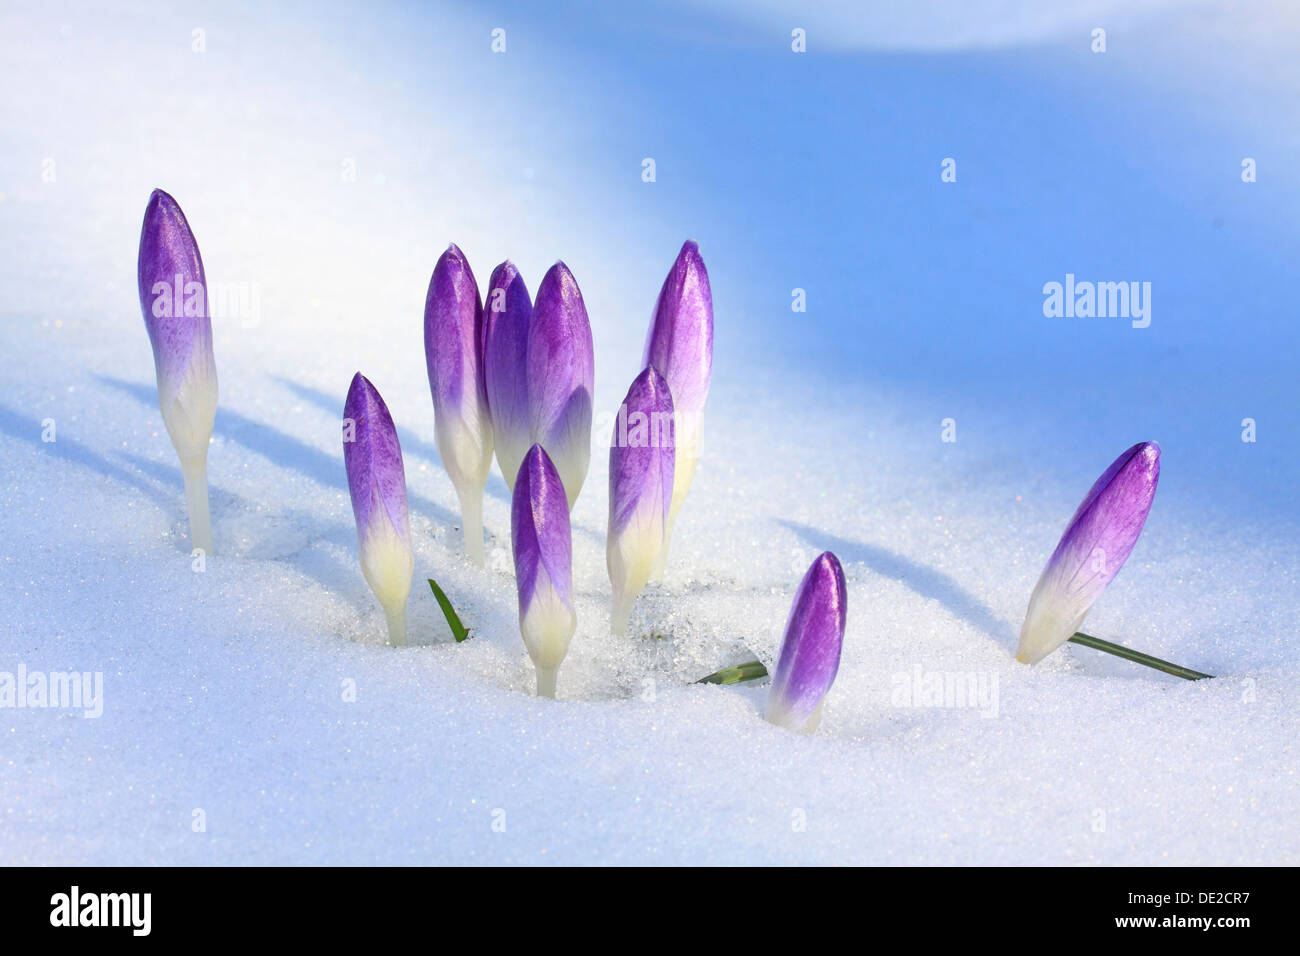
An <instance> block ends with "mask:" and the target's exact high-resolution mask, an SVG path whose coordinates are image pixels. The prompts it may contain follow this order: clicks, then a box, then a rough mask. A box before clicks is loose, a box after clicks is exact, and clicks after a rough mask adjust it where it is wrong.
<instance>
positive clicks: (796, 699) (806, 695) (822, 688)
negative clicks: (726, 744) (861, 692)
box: [765, 551, 848, 734]
mask: <svg viewBox="0 0 1300 956" xmlns="http://www.w3.org/2000/svg"><path fill="white" fill-rule="evenodd" d="M847 601H848V592H847V589H846V588H845V586H844V569H843V568H841V567H840V562H839V559H838V558H836V557H835V555H833V554H831V553H830V552H829V551H824V552H822V553H821V554H820V555H818V557H817V560H815V561H813V563H812V567H810V568H809V569H808V573H807V574H805V575H804V576H803V580H802V581H801V582H800V583H799V590H798V591H797V592H796V593H795V596H794V605H793V606H792V607H791V608H790V618H789V620H787V621H786V623H785V637H784V638H782V640H781V656H780V658H779V659H778V660H777V662H776V670H775V671H774V672H773V675H772V689H771V690H770V691H769V692H768V695H767V713H766V714H765V716H766V717H767V719H768V720H770V721H771V722H772V723H774V724H779V725H780V726H782V727H787V728H789V729H790V730H799V731H802V732H804V733H809V734H810V733H812V732H813V731H814V730H816V729H817V725H818V724H819V723H821V719H822V707H823V705H824V704H825V699H826V692H827V691H828V690H830V689H831V684H833V683H835V674H836V672H837V671H838V670H839V669H840V646H841V645H842V644H843V643H844V624H845V620H846V614H847Z"/></svg>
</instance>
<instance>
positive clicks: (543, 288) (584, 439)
mask: <svg viewBox="0 0 1300 956" xmlns="http://www.w3.org/2000/svg"><path fill="white" fill-rule="evenodd" d="M595 379H596V366H595V349H594V348H593V347H592V344H591V323H590V322H588V321H587V307H586V306H585V305H583V304H582V292H581V291H580V290H579V289H578V283H577V282H576V281H575V280H574V278H573V273H572V272H570V271H569V268H568V266H566V265H565V264H564V263H563V262H557V263H556V264H555V265H553V266H551V269H550V271H549V272H547V273H546V277H545V278H543V279H542V284H541V285H540V286H539V287H538V289H537V301H536V303H535V304H534V305H533V319H532V324H531V325H530V326H529V330H528V410H529V418H530V421H531V425H532V438H533V441H534V442H536V443H538V444H539V445H541V446H542V447H543V448H545V449H546V453H547V454H548V455H549V456H550V458H551V460H552V461H553V462H554V463H555V469H556V471H558V472H559V474H560V478H561V480H563V482H564V488H565V491H566V492H567V493H568V501H569V509H570V510H572V509H573V503H574V502H575V501H577V500H578V492H579V491H581V490H582V483H583V481H584V480H586V477H587V466H588V465H589V464H590V463H591V402H592V395H593V394H594V391H595Z"/></svg>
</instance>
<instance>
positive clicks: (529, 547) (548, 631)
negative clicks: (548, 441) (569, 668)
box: [510, 445, 578, 697]
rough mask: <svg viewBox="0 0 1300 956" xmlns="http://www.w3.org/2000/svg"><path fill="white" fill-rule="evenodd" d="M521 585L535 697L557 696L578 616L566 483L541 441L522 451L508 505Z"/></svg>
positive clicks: (522, 624) (522, 620)
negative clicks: (557, 682) (558, 678)
mask: <svg viewBox="0 0 1300 956" xmlns="http://www.w3.org/2000/svg"><path fill="white" fill-rule="evenodd" d="M510 529H511V537H512V539H513V544H514V552H515V585H516V587H518V589H519V630H520V632H521V633H522V634H523V636H524V646H525V647H527V648H528V656H529V657H531V658H532V659H533V666H534V667H535V668H536V669H537V694H538V696H539V697H554V696H555V676H556V674H557V673H558V672H559V670H560V662H561V661H563V660H564V655H565V654H566V653H568V650H569V641H570V640H572V639H573V632H574V629H575V628H576V627H577V626H578V618H577V616H576V615H575V614H574V613H573V579H572V569H571V561H572V554H573V542H572V539H571V538H570V536H569V535H570V532H569V505H568V501H567V499H566V498H565V496H564V485H563V483H562V482H561V481H560V475H559V472H557V471H556V469H555V465H554V464H553V463H552V462H551V458H550V456H549V455H547V454H546V452H545V451H544V450H543V449H542V446H541V445H533V447H532V448H530V449H529V450H528V454H526V455H525V456H524V463H523V465H522V466H520V468H519V475H518V477H517V478H516V479H515V490H514V500H513V502H512V506H511V509H510Z"/></svg>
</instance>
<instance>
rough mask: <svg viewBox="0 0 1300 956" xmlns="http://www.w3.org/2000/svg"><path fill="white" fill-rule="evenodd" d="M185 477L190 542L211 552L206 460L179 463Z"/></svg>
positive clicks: (208, 552) (207, 553) (206, 552)
mask: <svg viewBox="0 0 1300 956" xmlns="http://www.w3.org/2000/svg"><path fill="white" fill-rule="evenodd" d="M181 475H182V477H183V478H184V479H185V504H186V507H187V508H188V510H189V514H190V544H191V546H192V547H195V548H201V549H202V550H203V553H204V554H205V555H209V556H210V555H211V554H212V517H211V515H209V513H208V461H207V459H206V458H203V459H201V460H199V461H197V462H190V463H188V464H187V463H185V462H182V463H181Z"/></svg>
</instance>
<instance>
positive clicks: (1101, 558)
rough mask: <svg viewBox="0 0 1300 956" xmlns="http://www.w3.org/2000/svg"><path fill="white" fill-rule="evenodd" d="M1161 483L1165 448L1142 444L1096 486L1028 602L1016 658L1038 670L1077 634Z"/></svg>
mask: <svg viewBox="0 0 1300 956" xmlns="http://www.w3.org/2000/svg"><path fill="white" fill-rule="evenodd" d="M1159 479H1160V446H1159V445H1157V444H1156V443H1155V442H1139V443H1138V444H1136V445H1134V446H1133V447H1132V448H1130V449H1128V450H1127V451H1125V452H1124V454H1122V455H1120V456H1119V457H1118V458H1116V459H1115V461H1113V462H1112V463H1111V465H1110V467H1109V468H1107V469H1106V471H1105V472H1104V473H1103V474H1102V476H1101V477H1100V478H1098V479H1097V481H1096V482H1095V483H1094V484H1093V486H1092V488H1091V489H1090V490H1089V491H1088V494H1087V497H1085V498H1084V499H1083V503H1082V504H1081V505H1079V508H1078V510H1076V511H1075V513H1074V517H1073V518H1071V519H1070V523H1069V525H1067V526H1066V529H1065V533H1064V534H1063V535H1062V536H1061V541H1060V543H1059V544H1058V545H1057V546H1056V550H1055V551H1054V552H1052V556H1051V558H1050V559H1049V560H1048V562H1047V567H1046V568H1044V569H1043V573H1042V575H1041V576H1040V577H1039V579H1038V584H1037V585H1036V586H1035V587H1034V593H1033V595H1032V596H1031V597H1030V599H1029V610H1028V612H1027V613H1026V615H1025V623H1024V626H1023V627H1022V628H1021V630H1020V649H1019V651H1018V652H1017V655H1016V656H1017V657H1018V658H1019V659H1020V660H1022V661H1024V662H1025V663H1029V664H1033V663H1037V662H1038V661H1040V660H1042V659H1043V658H1044V657H1046V656H1047V655H1048V654H1050V653H1051V652H1052V651H1054V650H1056V648H1058V647H1060V646H1061V645H1062V644H1063V643H1065V642H1066V641H1067V640H1069V638H1070V637H1071V636H1072V635H1073V634H1074V633H1075V631H1076V630H1078V628H1079V625H1080V624H1082V623H1083V619H1084V617H1085V616H1086V615H1087V613H1088V611H1089V609H1090V608H1091V607H1092V605H1093V603H1094V602H1095V601H1096V600H1097V598H1098V597H1100V596H1101V592H1102V591H1104V590H1105V589H1106V586H1107V585H1108V584H1110V582H1111V581H1112V580H1114V578H1115V575H1116V574H1118V573H1119V569H1120V568H1122V567H1123V566H1124V562H1125V561H1127V560H1128V556H1129V555H1130V554H1132V552H1133V548H1134V546H1135V545H1136V544H1137V540H1138V537H1139V536H1140V535H1141V534H1142V527H1143V525H1144V524H1146V520H1147V514H1148V512H1150V510H1151V502H1152V501H1153V500H1154V498H1155V494H1156V483H1157V482H1158V481H1159Z"/></svg>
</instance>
